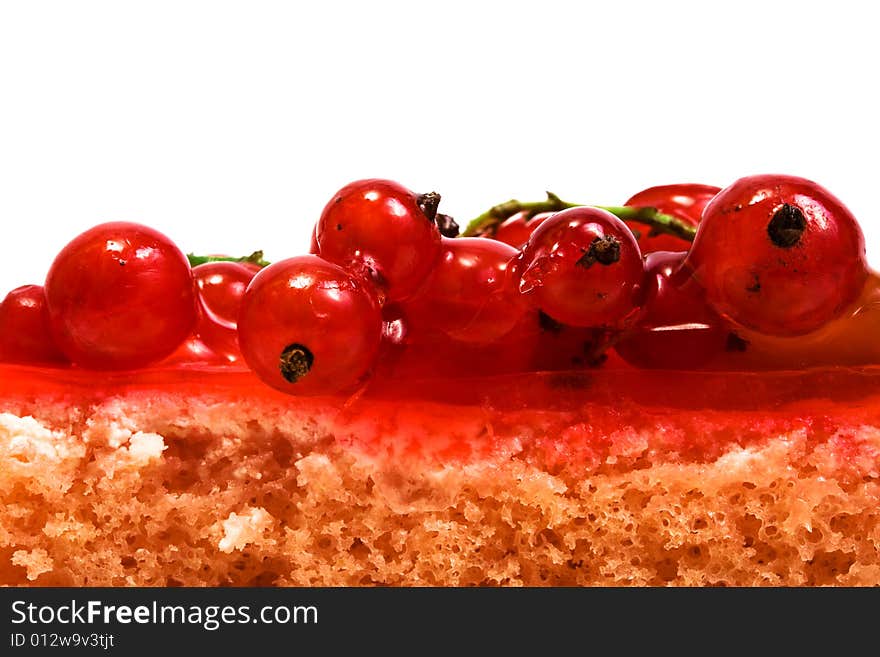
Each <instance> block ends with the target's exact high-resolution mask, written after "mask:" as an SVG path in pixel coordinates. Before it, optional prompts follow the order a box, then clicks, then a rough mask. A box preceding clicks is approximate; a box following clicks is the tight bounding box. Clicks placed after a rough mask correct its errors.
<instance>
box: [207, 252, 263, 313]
mask: <svg viewBox="0 0 880 657" xmlns="http://www.w3.org/2000/svg"><path fill="white" fill-rule="evenodd" d="M258 271H259V269H254V267H252V266H250V265H246V264H243V263H240V262H231V261H222V260H221V261H217V262H206V263H204V264H201V265H198V266H196V267H193V270H192V272H193V278H194V279H195V282H196V289H197V290H198V293H199V299H200V300H201V302H202V307H203V308H204V310H205V313H206V314H207V315H208V317H209V318H210V319H211V320H212V321H214V322H216V323H217V324H220V325H221V326H225V327H226V328H230V329H233V330H234V329H235V327H236V324H237V323H238V312H239V309H240V308H241V297H242V296H243V295H244V291H245V290H246V289H247V286H248V284H249V283H250V282H251V279H252V278H253V277H254V275H255V274H256V273H257V272H258Z"/></svg>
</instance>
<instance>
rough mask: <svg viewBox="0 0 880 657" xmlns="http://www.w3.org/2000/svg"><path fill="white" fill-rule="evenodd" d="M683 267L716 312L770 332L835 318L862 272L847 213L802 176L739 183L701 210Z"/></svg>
mask: <svg viewBox="0 0 880 657" xmlns="http://www.w3.org/2000/svg"><path fill="white" fill-rule="evenodd" d="M685 264H686V266H688V267H689V268H690V269H691V270H692V271H693V275H694V277H695V278H696V279H697V281H699V283H700V284H702V285H703V287H705V288H706V298H707V300H708V301H709V303H710V304H712V305H713V306H714V308H715V310H717V311H718V312H719V313H721V314H722V315H725V316H727V317H729V318H730V319H732V320H733V321H734V322H737V323H739V324H741V325H743V326H746V327H748V328H752V329H754V330H756V331H759V332H762V333H767V334H770V335H798V334H803V333H808V332H810V331H812V330H815V329H817V328H819V327H820V326H822V325H823V324H825V323H826V322H828V321H829V320H831V319H833V318H835V317H837V316H838V315H840V313H841V312H842V311H843V310H844V309H845V308H846V307H847V306H849V305H850V304H851V303H852V302H853V301H855V299H856V298H857V297H858V295H859V293H860V292H861V290H862V287H863V286H864V284H865V280H866V278H867V275H868V266H867V261H866V258H865V240H864V237H863V236H862V231H861V229H860V228H859V225H858V222H857V221H856V219H855V217H853V215H852V214H851V213H850V211H849V210H848V209H847V208H846V207H845V206H844V205H843V203H841V202H840V201H839V200H838V199H837V198H835V197H834V196H833V195H832V194H831V193H830V192H828V191H827V190H826V189H824V188H822V187H820V186H819V185H817V184H816V183H814V182H811V181H809V180H805V179H803V178H796V177H794V176H784V175H758V176H750V177H746V178H741V179H740V180H737V181H736V182H735V183H733V184H732V185H730V186H729V187H727V188H726V189H724V190H723V191H721V192H720V193H719V194H718V195H717V196H716V197H715V198H714V199H712V201H711V202H710V203H709V204H708V205H707V206H706V209H705V210H704V212H703V220H702V222H701V223H700V225H699V227H698V229H697V235H696V237H695V239H694V244H693V246H692V247H691V250H690V253H689V255H688V258H687V260H686V263H685Z"/></svg>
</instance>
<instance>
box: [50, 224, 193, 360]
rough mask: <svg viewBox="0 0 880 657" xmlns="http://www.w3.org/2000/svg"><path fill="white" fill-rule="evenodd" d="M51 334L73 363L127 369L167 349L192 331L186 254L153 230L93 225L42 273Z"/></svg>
mask: <svg viewBox="0 0 880 657" xmlns="http://www.w3.org/2000/svg"><path fill="white" fill-rule="evenodd" d="M45 292H46V302H47V307H48V309H49V317H50V322H51V327H52V334H53V336H54V338H55V341H56V343H57V344H58V346H59V348H60V349H61V351H62V352H63V353H64V354H65V355H66V356H67V357H68V358H69V359H70V360H71V361H73V362H74V363H76V364H78V365H81V366H83V367H88V368H92V369H105V370H106V369H132V368H138V367H142V366H144V365H147V364H149V363H152V362H155V361H158V360H160V359H162V358H164V357H165V356H168V355H169V354H171V353H172V352H173V351H174V350H175V349H177V348H178V347H179V346H180V344H181V343H182V342H183V341H184V339H185V338H186V337H187V335H188V334H189V333H190V331H191V330H192V327H193V325H194V323H195V319H196V300H195V290H194V286H193V278H192V271H191V269H190V266H189V262H188V261H187V259H186V256H185V255H184V254H183V253H182V252H181V251H180V249H178V248H177V246H176V245H175V244H174V243H173V242H172V241H171V240H170V239H169V238H168V237H166V236H165V235H163V234H162V233H160V232H159V231H157V230H154V229H152V228H149V227H147V226H142V225H140V224H134V223H129V222H111V223H106V224H100V225H98V226H95V227H94V228H91V229H89V230H87V231H85V232H84V233H82V234H80V235H79V236H77V237H76V238H74V239H73V240H72V241H71V242H70V243H69V244H68V245H67V246H65V247H64V248H63V249H62V250H61V252H60V253H59V254H58V255H57V256H56V258H55V261H54V262H53V263H52V266H51V267H50V269H49V273H48V275H47V276H46V285H45Z"/></svg>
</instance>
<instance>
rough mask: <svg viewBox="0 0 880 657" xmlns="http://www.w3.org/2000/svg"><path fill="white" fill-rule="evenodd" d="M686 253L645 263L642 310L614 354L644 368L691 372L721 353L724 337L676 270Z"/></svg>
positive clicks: (693, 286)
mask: <svg viewBox="0 0 880 657" xmlns="http://www.w3.org/2000/svg"><path fill="white" fill-rule="evenodd" d="M686 256H687V252H684V251H679V252H671V251H655V252H654V253H649V254H648V255H647V256H646V257H645V284H644V287H643V295H644V296H643V298H642V307H641V309H640V311H639V315H638V317H637V319H636V321H635V326H634V327H633V328H632V329H631V330H629V331H627V332H626V333H625V334H624V335H623V336H622V337H621V339H620V340H619V341H618V342H617V343H616V345H615V349H616V351H617V353H618V354H619V355H620V356H622V357H623V359H624V360H626V361H627V362H628V363H630V364H631V365H635V366H637V367H644V368H659V369H676V370H686V369H695V368H699V367H701V366H703V365H705V364H706V363H707V362H708V361H710V360H711V359H712V358H713V357H714V356H716V355H718V354H719V353H721V352H722V351H724V349H725V347H726V346H727V344H728V340H729V339H730V331H729V329H728V328H727V326H726V324H725V322H724V320H722V319H721V317H719V316H718V314H717V313H716V312H715V311H713V310H712V308H711V307H709V305H708V304H707V303H706V299H705V293H704V291H703V289H702V288H701V287H700V286H699V285H698V284H697V283H696V281H694V280H693V278H691V277H690V276H689V275H688V274H687V272H686V271H683V270H682V269H681V265H682V263H683V262H684V259H685V257H686Z"/></svg>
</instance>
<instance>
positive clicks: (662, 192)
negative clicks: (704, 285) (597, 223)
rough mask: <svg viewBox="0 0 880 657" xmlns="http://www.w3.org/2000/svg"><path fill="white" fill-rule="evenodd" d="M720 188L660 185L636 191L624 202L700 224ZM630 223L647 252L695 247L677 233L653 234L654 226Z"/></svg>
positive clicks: (643, 251)
mask: <svg viewBox="0 0 880 657" xmlns="http://www.w3.org/2000/svg"><path fill="white" fill-rule="evenodd" d="M720 191H721V188H720V187H715V186H713V185H702V184H698V183H678V184H674V185H658V186H656V187H649V188H648V189H643V190H642V191H640V192H638V193H637V194H634V195H633V196H631V197H630V198H629V199H628V200H627V202H626V203H624V205H629V206H632V207H635V208H657V209H658V210H659V211H660V212H662V213H663V214H668V215H672V216H673V217H676V218H678V219H681V220H682V221H684V222H686V223H688V224H690V225H692V226H696V225H697V224H698V223H700V217H701V216H702V214H703V209H704V208H705V207H706V204H708V203H709V201H711V200H712V198H713V197H714V196H715V195H716V194H717V193H718V192H720ZM626 224H627V225H628V226H629V227H630V229H632V230H633V231H634V232H635V233H636V234H637V236H638V242H639V248H640V249H641V251H642V253H643V254H647V253H653V252H654V251H687V250H688V249H689V248H690V246H691V243H690V242H688V241H687V240H683V239H681V238H680V237H676V236H675V235H666V234H662V235H651V227H650V226H647V225H645V224H642V223H639V222H637V221H627V222H626Z"/></svg>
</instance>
